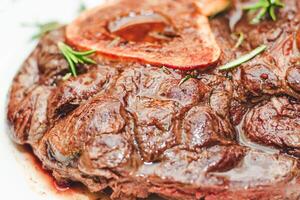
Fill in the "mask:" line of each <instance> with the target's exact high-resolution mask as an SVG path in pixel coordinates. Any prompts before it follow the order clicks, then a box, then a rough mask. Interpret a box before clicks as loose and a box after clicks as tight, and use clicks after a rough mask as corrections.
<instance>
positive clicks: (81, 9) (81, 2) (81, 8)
mask: <svg viewBox="0 0 300 200" xmlns="http://www.w3.org/2000/svg"><path fill="white" fill-rule="evenodd" d="M86 9H87V7H86V5H85V3H84V2H83V1H80V5H79V9H78V13H82V12H83V11H85V10H86Z"/></svg>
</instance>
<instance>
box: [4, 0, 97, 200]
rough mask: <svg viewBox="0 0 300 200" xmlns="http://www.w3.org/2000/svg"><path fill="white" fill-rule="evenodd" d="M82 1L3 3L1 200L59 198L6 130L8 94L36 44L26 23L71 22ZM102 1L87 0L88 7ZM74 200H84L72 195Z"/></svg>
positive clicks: (6, 1) (85, 1)
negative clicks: (19, 70)
mask: <svg viewBox="0 0 300 200" xmlns="http://www.w3.org/2000/svg"><path fill="white" fill-rule="evenodd" d="M80 2H81V1H80V0H0V199H2V200H6V199H9V200H19V199H24V200H50V199H51V200H53V199H60V196H59V195H56V194H54V193H53V192H51V191H49V184H47V183H45V182H43V180H38V178H37V177H39V175H40V174H38V173H37V172H36V170H35V169H34V168H33V166H31V165H27V164H28V162H26V158H25V157H24V156H23V155H21V154H20V152H19V151H17V149H16V148H15V146H14V145H13V143H12V142H11V141H10V139H9V136H8V130H7V127H6V121H5V120H6V111H5V109H6V103H7V93H8V90H9V87H10V84H11V81H12V79H13V76H14V75H15V74H16V72H17V70H18V69H19V67H20V65H21V64H22V62H23V61H24V59H25V58H26V57H27V56H28V54H29V53H30V52H31V51H32V49H33V48H34V46H35V45H36V42H32V41H30V37H31V36H32V35H33V34H34V33H35V32H36V29H35V28H34V27H24V26H22V24H24V23H29V24H30V23H35V22H47V21H49V20H58V21H60V22H66V23H67V22H70V21H71V20H72V19H73V18H74V17H75V16H76V15H78V10H79V6H80ZM102 2H103V0H84V3H85V4H86V5H87V6H88V7H91V6H94V5H97V4H99V3H102ZM71 199H72V200H75V199H85V198H82V195H81V196H80V195H73V196H72V198H71Z"/></svg>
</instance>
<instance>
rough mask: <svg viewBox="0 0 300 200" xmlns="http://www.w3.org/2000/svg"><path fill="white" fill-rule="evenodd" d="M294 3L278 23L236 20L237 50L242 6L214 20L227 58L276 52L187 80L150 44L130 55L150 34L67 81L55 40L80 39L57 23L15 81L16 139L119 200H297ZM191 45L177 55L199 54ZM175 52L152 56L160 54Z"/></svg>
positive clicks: (299, 127)
mask: <svg viewBox="0 0 300 200" xmlns="http://www.w3.org/2000/svg"><path fill="white" fill-rule="evenodd" d="M130 2H131V1H130ZM138 2H139V1H138ZM143 2H144V3H146V2H148V1H143ZM151 2H152V1H151ZM167 2H169V1H167ZM181 3H182V4H184V3H183V2H181ZM284 3H285V4H286V6H285V7H284V8H282V9H280V10H278V20H277V21H275V22H273V21H270V20H267V19H266V20H264V21H262V22H261V23H260V24H258V25H249V23H248V22H247V16H244V17H243V18H242V19H241V21H240V22H239V23H238V24H237V25H236V27H235V29H236V31H237V32H243V33H244V34H245V38H246V40H245V41H244V43H243V44H242V46H241V47H239V48H238V49H236V50H235V51H233V50H232V49H233V47H234V45H235V43H236V40H235V39H234V38H233V37H232V32H231V30H230V28H229V25H228V24H229V22H228V20H230V15H231V13H232V12H235V10H234V9H232V10H229V14H226V15H219V16H217V17H215V18H213V19H211V20H210V21H209V23H210V30H211V32H212V35H213V36H214V38H215V39H213V40H216V44H218V48H219V49H220V50H221V51H220V56H219V58H218V59H217V63H216V64H217V65H222V64H224V63H226V62H228V61H230V60H232V59H235V58H237V57H239V56H240V55H242V54H244V53H246V52H248V51H250V50H251V49H252V48H254V47H256V46H258V45H260V44H266V45H267V46H268V49H267V51H266V52H264V53H262V54H261V55H259V56H257V57H256V58H255V59H253V60H251V61H250V62H247V63H245V64H243V65H242V66H240V67H238V68H236V69H234V70H232V71H230V72H220V71H218V70H217V68H214V67H212V68H210V69H209V70H207V71H204V72H203V71H201V70H200V71H199V70H196V71H193V73H199V75H198V77H199V78H198V79H193V78H192V79H189V80H187V81H186V82H184V83H183V84H181V85H179V82H180V80H181V79H182V78H184V77H185V75H186V72H185V71H181V70H174V69H168V68H164V67H161V66H153V65H151V63H153V62H152V61H151V62H149V63H147V61H149V60H148V56H150V55H152V54H151V52H150V53H147V51H142V50H141V52H143V56H142V58H143V62H140V59H136V60H135V58H134V59H133V60H124V58H123V57H122V56H123V55H135V53H136V52H140V51H139V48H141V49H143V45H145V44H143V43H142V44H140V43H139V44H138V45H136V46H135V44H134V43H133V44H131V45H132V46H133V47H134V48H135V51H134V52H133V51H132V48H128V49H127V48H124V49H123V50H122V51H119V49H118V48H117V47H116V48H112V49H109V48H108V49H107V48H102V49H101V51H103V52H104V54H103V53H99V54H96V55H94V57H93V59H95V60H96V61H97V64H95V65H85V64H82V65H80V66H78V67H77V69H78V73H79V75H78V77H71V78H69V79H68V80H63V79H62V77H63V76H64V75H65V74H66V73H68V72H69V66H68V63H67V62H66V60H65V59H64V57H63V55H62V54H61V53H60V51H59V49H58V47H57V43H58V42H69V40H70V39H71V40H72V37H71V36H72V34H71V36H70V35H68V29H70V27H71V28H72V27H73V26H74V24H72V25H71V26H69V27H67V28H65V27H62V28H60V29H58V30H54V31H52V32H50V33H48V34H47V35H45V36H44V37H43V38H41V40H40V42H39V44H38V45H37V47H36V48H35V50H34V51H33V52H32V54H31V55H30V56H29V57H28V58H27V60H26V61H25V62H24V64H23V66H22V67H21V69H20V71H19V72H18V74H17V75H16V77H15V79H14V81H13V84H12V88H11V92H10V96H9V104H8V114H7V116H8V121H9V123H10V126H11V130H12V133H11V135H12V138H13V139H14V141H15V142H17V143H20V144H29V145H31V146H32V149H33V151H34V154H35V155H36V156H37V157H38V158H39V159H40V160H41V162H42V163H43V166H44V168H45V169H47V170H49V171H51V172H52V174H53V176H54V177H55V179H56V180H57V182H58V183H66V182H81V183H83V184H84V185H85V186H86V187H88V189H89V190H90V191H91V192H98V191H102V190H104V189H106V188H111V190H112V194H111V198H112V199H122V200H123V199H125V200H126V199H136V198H146V197H148V196H149V195H150V194H152V193H154V194H157V195H159V196H161V197H164V198H166V199H176V200H196V199H197V200H198V199H205V200H252V199H262V200H273V199H276V200H283V199H290V200H295V199H299V198H300V171H299V157H300V153H299V152H300V95H299V92H300V58H299V46H300V45H299V34H300V33H299V25H300V24H299V23H300V16H299V13H300V3H299V1H297V0H286V1H284ZM137 4H139V5H140V3H137ZM171 5H173V4H171ZM176 5H177V4H176ZM177 6H178V5H177ZM190 6H191V5H190ZM182 7H183V8H182V9H186V8H185V5H182ZM125 8H126V7H125ZM188 8H190V7H188ZM97 9H98V8H97ZM97 9H96V10H94V11H97ZM177 9H178V10H180V8H177ZM190 9H191V8H190ZM160 10H163V7H162V8H160ZM178 10H176V12H178ZM105 12H113V13H114V12H116V11H115V10H110V11H105ZM105 12H104V13H103V14H102V15H99V16H100V17H99V20H100V22H99V23H101V20H104V19H103V18H105V17H106V15H107V14H105ZM161 12H162V11H161ZM176 12H175V13H176ZM86 15H88V14H87V13H85V14H83V16H82V17H80V18H79V19H78V20H79V21H81V20H82V18H85V16H86ZM228 16H229V19H228V18H227V17H228ZM92 19H94V18H92ZM188 19H190V18H189V17H188ZM78 20H77V21H75V22H74V23H78ZM180 20H181V19H180V17H179V19H178V21H180ZM80 23H81V22H80ZM82 23H83V22H82ZM84 23H85V22H84ZM189 23H191V22H189ZM189 23H188V24H189ZM89 26H90V24H89ZM205 26H206V25H205ZM66 29H67V32H66ZM84 30H85V29H84ZM100 30H101V29H100ZM193 31H194V30H192V32H193ZM66 34H67V35H66ZM92 34H94V33H93V32H92ZM89 37H91V36H89ZM66 38H67V39H66ZM98 40H99V42H96V44H98V45H99V46H102V45H103V44H102V41H101V39H97V41H98ZM79 41H82V40H79ZM177 42H178V41H177ZM177 42H175V44H176V43H177ZM84 44H85V43H84ZM189 44H190V43H188V45H189ZM165 45H167V46H168V45H171V44H169V43H168V44H165ZM191 45H192V44H191ZM193 45H194V44H193ZM193 45H192V47H191V48H189V46H187V47H186V49H187V52H185V53H186V54H180V53H178V54H177V53H176V54H175V57H176V58H180V56H185V55H187V56H189V55H190V54H189V51H194V50H193V49H194V46H193ZM195 45H197V43H196V44H195ZM74 47H77V48H78V46H76V45H75V46H74ZM93 47H94V46H93ZM171 47H172V48H174V49H175V50H177V49H176V48H177V46H168V48H171ZM181 47H182V46H180V45H179V47H178V48H179V49H180V48H181ZM218 48H217V49H218ZM97 50H98V49H97ZM99 51H100V49H99ZM106 52H107V53H108V54H112V55H115V57H114V58H108V57H107V56H106V55H107V54H105V53H106ZM193 53H194V52H193ZM121 54H122V55H121ZM140 55H141V54H140ZM140 55H139V56H140ZM144 55H145V56H144ZM162 55H163V54H162ZM165 58H166V57H164V56H163V57H162V58H161V57H153V59H154V60H155V62H154V63H159V62H165V61H166V60H168V59H166V60H164V59H165ZM144 61H145V62H144ZM156 61H157V62H156ZM183 61H184V62H185V61H186V60H185V59H184V60H183ZM167 62H169V61H167ZM196 62H197V61H196ZM214 62H215V61H214ZM214 62H212V63H214ZM145 63H147V64H145ZM170 65H172V66H173V64H170Z"/></svg>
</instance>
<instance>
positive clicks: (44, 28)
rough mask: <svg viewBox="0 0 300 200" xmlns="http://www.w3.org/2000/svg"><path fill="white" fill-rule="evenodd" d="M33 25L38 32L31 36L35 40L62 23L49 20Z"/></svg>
mask: <svg viewBox="0 0 300 200" xmlns="http://www.w3.org/2000/svg"><path fill="white" fill-rule="evenodd" d="M34 26H35V27H37V28H38V32H37V33H36V34H35V35H33V36H32V38H31V39H32V40H36V39H39V38H41V37H42V36H43V35H45V34H46V33H48V32H50V31H53V30H55V29H58V28H59V27H61V26H62V24H60V23H59V22H57V21H51V22H47V23H43V24H42V23H36V24H34Z"/></svg>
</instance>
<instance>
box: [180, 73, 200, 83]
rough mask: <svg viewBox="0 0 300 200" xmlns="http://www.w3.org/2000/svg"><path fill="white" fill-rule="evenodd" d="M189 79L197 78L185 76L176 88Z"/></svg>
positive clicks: (189, 75) (190, 75)
mask: <svg viewBox="0 0 300 200" xmlns="http://www.w3.org/2000/svg"><path fill="white" fill-rule="evenodd" d="M191 78H197V76H196V75H192V74H188V75H186V76H185V77H184V78H183V79H181V80H180V82H179V83H178V86H181V85H182V84H183V83H185V82H186V81H188V80H189V79H191Z"/></svg>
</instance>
